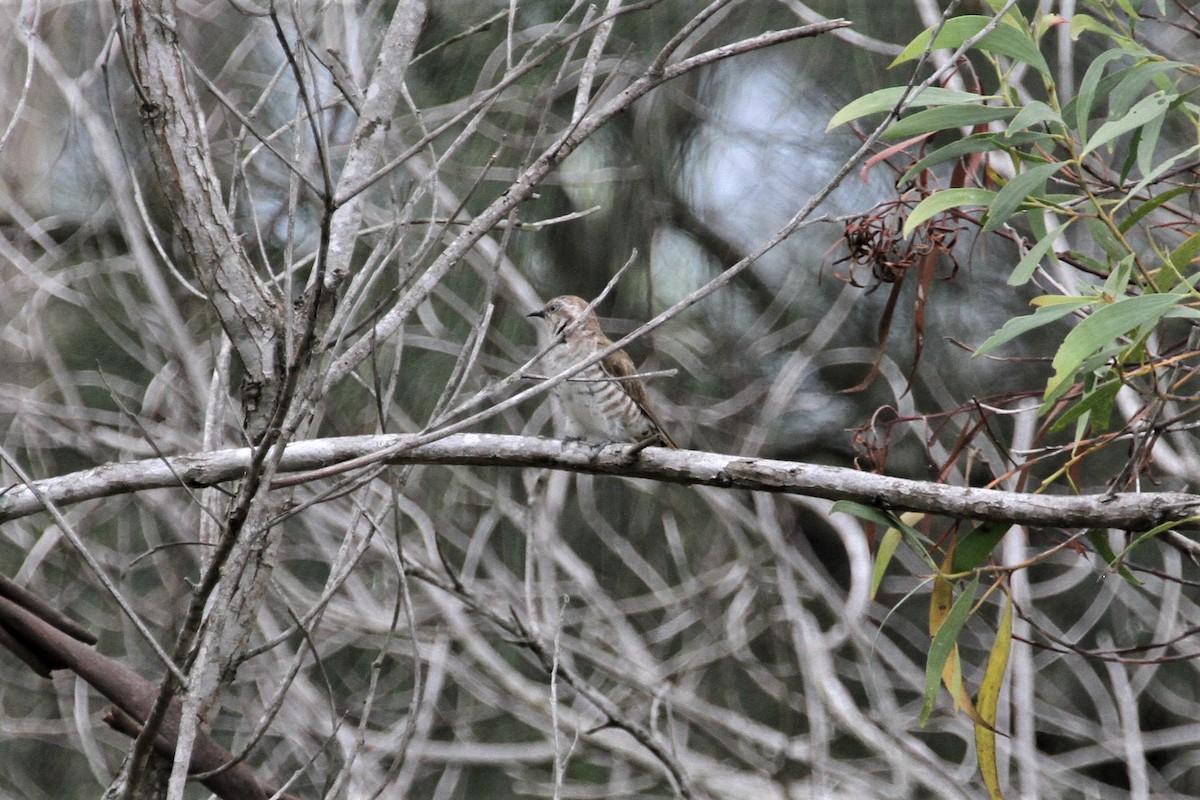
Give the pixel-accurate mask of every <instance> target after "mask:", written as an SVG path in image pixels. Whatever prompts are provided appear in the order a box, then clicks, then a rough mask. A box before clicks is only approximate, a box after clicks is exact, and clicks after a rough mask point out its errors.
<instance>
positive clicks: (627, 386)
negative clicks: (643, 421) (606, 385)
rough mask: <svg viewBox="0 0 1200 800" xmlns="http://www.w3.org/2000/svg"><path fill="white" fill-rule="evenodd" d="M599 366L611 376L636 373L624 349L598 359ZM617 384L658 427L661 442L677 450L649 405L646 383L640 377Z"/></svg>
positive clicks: (625, 376) (627, 375) (618, 376)
mask: <svg viewBox="0 0 1200 800" xmlns="http://www.w3.org/2000/svg"><path fill="white" fill-rule="evenodd" d="M600 368H601V369H603V370H604V372H605V374H607V375H608V376H610V377H613V378H628V377H629V376H630V375H636V374H637V369H635V368H634V366H633V359H632V358H630V357H629V354H628V353H626V352H625V351H624V350H618V351H617V352H615V353H610V354H609V355H607V356H605V357H604V358H602V359H600ZM617 384H618V385H619V386H620V387H621V388H622V389H623V390H624V391H625V394H627V395H629V396H630V397H631V398H632V399H633V402H635V403H637V406H638V408H640V409H641V410H642V412H643V413H645V415H646V416H647V417H649V418H650V421H651V422H653V423H654V427H655V428H658V434H659V436H661V437H662V440H663V444H665V445H666V446H667V447H669V448H671V449H672V450H677V449H678V448H677V447H676V445H675V442H673V441H671V437H670V436H668V435H667V431H666V429H665V428H664V427H663V425H662V423H661V422H660V421H659V419H658V415H657V414H655V413H654V408H653V406H651V405H650V395H649V394H647V392H646V384H644V383H642V381H641V379H640V378H635V379H633V380H628V381H617Z"/></svg>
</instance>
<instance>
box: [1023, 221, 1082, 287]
mask: <svg viewBox="0 0 1200 800" xmlns="http://www.w3.org/2000/svg"><path fill="white" fill-rule="evenodd" d="M1070 224H1071V220H1067V221H1066V222H1064V223H1063V224H1062V225H1059V226H1058V227H1057V228H1055V229H1054V230H1052V231H1050V232H1049V233H1047V234H1046V235H1045V236H1043V237H1042V238H1041V239H1038V240H1037V241H1036V242H1034V245H1033V247H1031V248H1029V250H1028V251H1027V252H1026V253H1025V255H1023V256H1021V260H1020V261H1018V262H1017V267H1016V269H1014V270H1013V271H1012V275H1009V276H1008V285H1009V286H1024V285H1025V284H1026V283H1028V282H1029V279H1030V278H1032V277H1033V273H1034V272H1035V271H1036V270H1037V267H1038V264H1040V263H1042V258H1043V257H1045V255H1046V253H1049V252H1050V248H1052V247H1053V246H1054V241H1055V240H1056V239H1057V238H1058V237H1059V236H1060V235H1061V234H1062V232H1063V231H1065V230H1066V229H1067V226H1068V225H1070Z"/></svg>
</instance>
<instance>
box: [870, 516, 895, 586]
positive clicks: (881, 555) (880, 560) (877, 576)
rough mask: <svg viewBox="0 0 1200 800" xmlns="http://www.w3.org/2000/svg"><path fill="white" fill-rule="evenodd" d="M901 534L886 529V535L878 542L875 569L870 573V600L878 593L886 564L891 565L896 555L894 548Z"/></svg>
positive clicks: (893, 529)
mask: <svg viewBox="0 0 1200 800" xmlns="http://www.w3.org/2000/svg"><path fill="white" fill-rule="evenodd" d="M901 538H902V534H901V533H900V531H899V529H897V528H888V529H887V533H885V534H883V538H881V539H880V540H879V549H878V550H877V551H876V553H875V569H874V570H873V571H872V573H871V599H872V600H874V599H875V596H876V595H877V594H878V593H879V584H881V583H883V576H884V574H885V573H886V572H887V568H888V564H890V563H892V556H893V555H895V553H896V548H897V547H899V546H900V539H901Z"/></svg>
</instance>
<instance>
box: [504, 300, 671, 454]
mask: <svg viewBox="0 0 1200 800" xmlns="http://www.w3.org/2000/svg"><path fill="white" fill-rule="evenodd" d="M587 305H588V304H587V301H586V300H584V299H583V298H581V297H575V296H574V295H564V296H562V297H556V298H554V299H553V300H551V301H550V302H549V303H546V305H545V306H543V307H542V308H540V309H539V310H537V311H534V312H532V313H530V314H529V315H528V316H530V317H541V318H542V319H544V320H546V322H547V323H549V325H550V332H551V336H553V337H554V339H555V342H554V345H553V346H552V347H551V348H550V350H549V351H548V352H547V353H546V354H545V355H544V356H542V363H543V364H544V365H545V368H546V371H547V377H553V376H554V375H557V374H558V373H560V372H562V371H563V370H566V369H568V368H570V367H573V366H575V365H576V364H578V363H580V362H581V361H586V360H587V359H588V358H591V357H592V356H594V355H596V354H597V353H599V352H600V351H601V350H604V349H605V348H607V347H609V346H611V345H612V340H611V339H609V338H608V337H607V336H605V335H604V331H602V330H600V321H599V320H598V319H596V315H595V314H594V313H592V312H591V311H588V308H587ZM576 320H580V322H579V324H578V325H575V326H574V327H573V328H571V324H572V323H574V322H575V321H576ZM568 328H570V329H569V330H568ZM635 374H636V370H635V369H634V368H633V361H632V360H631V359H630V358H629V356H628V355H626V354H625V351H624V350H618V351H616V352H615V353H609V354H608V355H607V356H605V357H604V358H602V359H600V360H599V361H598V362H596V363H595V364H593V365H592V366H590V367H588V368H587V369H585V370H583V371H581V372H578V373H576V374H575V375H574V376H573V377H571V378H569V379H567V380H566V381H565V382H563V383H560V384H559V385H558V386H557V387H556V389H555V391H556V392H557V394H558V398H559V400H560V401H561V402H562V405H563V408H564V410H565V411H566V413H567V416H568V417H570V418H571V420H572V421H573V422H574V423H575V424H576V425H578V426H579V427H580V428H581V429H582V430H583V433H584V435H585V436H595V437H599V438H601V439H603V440H604V441H607V442H634V443H636V444H638V445H640V446H641V447H644V446H646V445H648V444H655V445H661V446H663V447H670V448H674V447H675V443H674V442H673V441H671V437H670V436H668V435H667V433H666V431H664V430H663V428H662V425H661V424H660V423H659V421H658V417H657V415H655V413H654V409H653V408H651V406H650V397H649V395H647V394H646V385H645V384H644V383H642V381H641V379H640V378H630V377H628V376H630V375H635ZM614 378H626V380H614ZM638 449H641V448H640V447H639V448H638Z"/></svg>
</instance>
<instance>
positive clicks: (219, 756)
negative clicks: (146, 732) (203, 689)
mask: <svg viewBox="0 0 1200 800" xmlns="http://www.w3.org/2000/svg"><path fill="white" fill-rule="evenodd" d="M22 591H23V590H22ZM22 596H33V595H30V593H28V592H24V593H23V595H22ZM24 605H25V604H24V603H23V602H21V601H20V600H13V599H10V598H9V596H8V595H7V593H6V594H4V595H0V630H2V631H3V632H4V634H5V636H4V637H0V645H3V646H5V647H9V648H10V649H12V648H11V645H12V644H13V643H15V644H16V645H17V649H14V650H13V652H14V653H16V655H17V656H18V657H19V658H21V660H22V661H25V662H26V663H27V664H29V665H30V667H31V668H33V669H34V670H35V671H38V672H39V674H43V675H46V674H47V671H48V670H56V669H69V670H71V671H72V672H74V673H75V674H76V675H78V676H79V677H80V678H82V679H83V680H84V681H85V682H87V684H88V685H89V686H91V687H92V688H93V689H95V690H96V691H98V692H99V693H100V694H102V695H104V696H105V697H106V698H108V700H110V701H111V702H112V703H114V704H115V705H116V706H117V708H116V710H114V711H112V712H110V713H109V715H108V716H107V718H106V720H105V721H106V722H108V723H109V724H110V725H112V726H113V727H114V728H116V729H117V730H119V731H121V732H123V733H125V734H127V735H129V736H134V737H136V736H137V735H138V734H139V733H140V731H141V725H140V724H138V722H137V720H140V719H145V718H146V715H147V714H148V713H149V712H150V709H151V707H152V706H153V705H154V702H155V698H156V697H157V696H158V687H157V686H156V685H155V684H153V683H151V682H150V681H148V680H146V679H145V678H143V677H142V676H141V675H139V674H137V673H136V672H134V671H133V670H131V669H130V668H129V667H127V666H125V665H124V664H122V663H121V662H120V661H116V660H115V659H112V658H109V657H108V656H106V655H102V654H101V653H98V652H97V651H96V650H95V649H93V648H92V647H91V646H90V645H88V644H85V643H84V642H82V641H80V640H79V639H78V638H75V636H73V635H68V634H67V633H65V632H64V631H62V630H60V629H59V627H57V626H56V625H52V624H50V623H49V622H47V621H45V620H44V619H43V618H42V614H41V613H40V612H38V613H32V612H31V611H30V610H27V609H26V608H25V607H24ZM38 605H39V606H45V604H44V603H43V602H42V601H40V599H39V600H38ZM70 624H71V625H72V626H74V623H70ZM30 654H32V655H33V656H34V659H35V662H36V663H31V662H30V661H29V660H28V659H27V658H26V656H28V655H30ZM38 665H41V666H42V667H44V669H39V666H38ZM179 716H180V711H179V701H178V700H174V701H172V703H171V706H170V708H169V709H168V711H167V714H166V717H165V719H164V720H163V723H162V726H161V727H160V728H159V733H158V735H157V736H156V737H155V739H154V742H153V746H154V750H155V751H156V752H157V753H158V754H159V755H161V756H162V757H164V758H166V759H168V760H170V759H171V758H173V757H174V755H175V740H176V736H177V735H178V731H179ZM232 760H233V756H232V755H231V754H230V753H229V751H228V750H226V749H225V748H224V747H222V746H221V745H219V744H218V743H217V742H216V741H215V740H214V739H213V738H212V737H210V736H208V735H207V734H204V733H199V734H198V735H197V736H196V740H195V744H194V745H193V747H192V760H191V765H190V770H191V772H206V773H207V772H212V771H213V770H216V769H218V768H219V767H221V766H222V765H224V764H227V763H229V762H230V761H232ZM202 783H203V784H204V785H205V786H206V787H208V789H209V790H210V791H212V792H213V793H214V794H216V795H217V796H218V797H223V798H239V800H240V799H241V798H247V799H248V800H255V799H256V798H262V800H266V798H268V797H272V796H274V795H275V793H276V790H275V789H273V788H271V787H268V786H266V785H264V784H262V783H261V782H259V780H258V778H257V777H256V776H255V775H254V773H253V771H252V770H251V769H250V768H249V767H248V766H246V765H245V764H234V765H233V766H232V767H230V768H229V769H226V770H223V771H220V772H218V773H216V774H213V775H211V776H209V777H207V778H205V779H204V780H203V781H202ZM282 797H284V798H288V797H291V795H282Z"/></svg>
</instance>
